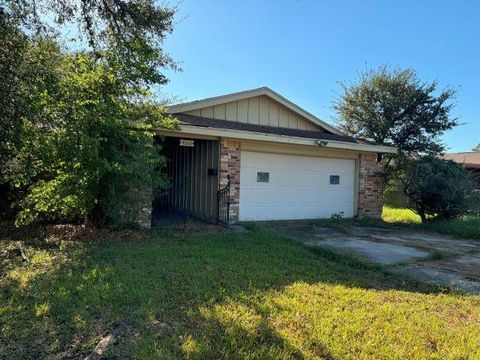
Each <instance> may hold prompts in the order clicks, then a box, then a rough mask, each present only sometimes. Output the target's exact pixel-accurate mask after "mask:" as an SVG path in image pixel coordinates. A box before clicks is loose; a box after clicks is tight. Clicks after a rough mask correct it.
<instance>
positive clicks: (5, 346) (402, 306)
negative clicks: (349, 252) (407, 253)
mask: <svg viewBox="0 0 480 360" xmlns="http://www.w3.org/2000/svg"><path fill="white" fill-rule="evenodd" d="M250 229H251V230H250V232H247V233H242V234H233V233H222V232H220V233H218V232H211V231H197V230H195V229H193V230H192V231H190V232H187V233H186V234H177V233H175V232H169V231H165V232H164V233H152V235H151V238H143V237H138V238H134V239H131V240H129V239H122V240H118V239H113V240H106V239H103V240H102V239H97V240H96V241H89V242H78V241H60V242H58V243H56V244H55V245H52V244H50V246H47V247H44V246H43V245H41V244H39V243H27V244H26V245H25V251H26V254H27V256H28V258H29V259H30V262H29V263H25V262H22V261H21V259H20V258H19V257H18V256H13V255H12V256H9V257H8V259H7V260H5V262H4V264H5V266H4V268H3V272H2V274H1V275H0V276H1V277H0V326H1V332H0V358H19V359H28V358H66V357H74V358H82V357H84V356H86V355H88V354H89V353H90V352H91V351H92V349H93V348H94V347H95V346H96V344H97V343H98V341H99V340H100V339H101V338H102V337H105V335H107V334H109V333H110V332H112V329H117V328H119V327H120V326H121V327H122V328H125V330H124V332H123V333H122V334H121V335H119V338H118V339H117V341H116V342H115V343H114V344H113V345H111V346H110V347H109V348H108V350H107V353H106V354H104V356H106V357H118V358H141V359H148V358H162V359H163V358H172V359H173V358H191V359H206V358H208V359H220V358H230V359H233V358H242V359H244V358H248V359H280V358H281V359H285V358H306V359H312V358H331V359H333V358H341V359H371V358H399V359H405V358H410V359H416V358H438V359H440V358H478V357H480V347H479V343H480V327H479V326H478V324H479V323H480V298H479V297H476V296H473V295H471V296H470V295H462V294H458V293H441V292H439V290H438V289H436V288H434V287H431V286H429V285H426V284H422V283H419V282H414V281H410V280H408V278H403V277H399V276H396V275H393V274H391V273H389V272H387V271H383V270H382V271H379V270H381V269H379V268H378V267H377V266H375V265H369V264H365V263H363V262H359V261H358V260H353V259H349V258H345V257H343V256H339V255H338V254H334V253H332V252H329V251H326V250H316V251H310V250H308V249H306V248H304V247H302V246H301V245H299V244H296V243H294V242H291V241H288V240H286V239H283V238H281V237H278V236H277V235H274V234H271V233H268V232H265V231H264V230H262V229H261V228H260V227H256V226H251V227H250ZM11 246H12V243H11V241H10V240H2V241H0V249H1V250H2V251H3V250H5V249H8V248H9V247H11ZM7 252H8V251H7V250H5V251H4V252H2V254H3V255H5V254H7ZM8 253H9V254H12V252H8Z"/></svg>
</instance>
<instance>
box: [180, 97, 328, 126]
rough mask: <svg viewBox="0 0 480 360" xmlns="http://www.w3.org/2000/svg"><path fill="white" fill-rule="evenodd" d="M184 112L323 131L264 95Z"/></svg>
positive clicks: (212, 117)
mask: <svg viewBox="0 0 480 360" xmlns="http://www.w3.org/2000/svg"><path fill="white" fill-rule="evenodd" d="M184 114H188V115H195V116H201V117H206V118H211V119H218V120H229V121H237V122H244V123H249V124H257V125H268V126H273V127H283V128H291V129H300V130H316V131H320V132H323V131H324V130H323V129H322V128H321V127H320V126H318V125H316V124H314V123H313V122H311V121H310V120H308V119H305V118H304V117H302V116H300V115H299V114H297V113H296V112H294V111H292V110H290V109H288V108H287V107H286V106H283V105H282V104H280V103H278V102H277V101H274V100H272V99H270V98H268V97H267V96H265V95H260V96H254V97H251V98H248V99H242V100H238V101H230V102H227V103H223V104H218V105H213V106H207V107H204V108H201V109H195V110H190V111H185V112H184Z"/></svg>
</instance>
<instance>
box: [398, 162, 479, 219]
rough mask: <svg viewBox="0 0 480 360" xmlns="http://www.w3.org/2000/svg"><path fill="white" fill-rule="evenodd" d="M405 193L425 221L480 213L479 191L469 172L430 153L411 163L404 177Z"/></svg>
mask: <svg viewBox="0 0 480 360" xmlns="http://www.w3.org/2000/svg"><path fill="white" fill-rule="evenodd" d="M402 185H403V190H404V192H405V194H406V195H407V196H408V198H409V199H410V202H411V204H412V205H414V206H415V210H416V212H417V213H418V214H419V215H420V217H421V219H422V222H425V221H426V220H427V217H428V218H440V219H450V218H453V217H457V216H460V215H465V214H468V213H475V212H477V210H476V209H477V206H478V205H477V204H476V203H477V201H476V200H475V199H476V198H478V195H477V193H475V192H474V190H473V186H472V181H471V178H470V175H469V173H468V172H467V171H465V169H464V168H462V167H461V166H460V165H459V164H457V163H455V162H453V161H451V160H443V159H439V158H436V157H431V156H427V157H424V158H421V159H418V160H414V161H412V162H410V164H409V165H407V166H406V169H405V171H404V174H403V177H402Z"/></svg>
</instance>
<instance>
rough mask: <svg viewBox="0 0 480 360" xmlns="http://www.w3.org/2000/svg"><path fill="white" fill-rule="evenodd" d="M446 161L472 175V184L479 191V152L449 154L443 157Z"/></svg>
mask: <svg viewBox="0 0 480 360" xmlns="http://www.w3.org/2000/svg"><path fill="white" fill-rule="evenodd" d="M443 158H444V159H446V160H452V161H455V162H456V163H458V164H460V165H462V166H463V167H464V168H465V169H466V170H467V171H468V172H470V173H471V174H472V178H473V183H474V185H475V187H476V188H477V189H480V152H478V151H472V152H458V153H449V154H445V155H444V156H443Z"/></svg>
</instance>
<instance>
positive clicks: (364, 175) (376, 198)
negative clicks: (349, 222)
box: [357, 153, 383, 217]
mask: <svg viewBox="0 0 480 360" xmlns="http://www.w3.org/2000/svg"><path fill="white" fill-rule="evenodd" d="M359 162H360V164H359V165H360V166H359V183H358V212H357V214H358V216H371V217H380V216H382V207H383V165H382V163H381V162H377V154H374V153H373V154H372V153H362V154H360V159H359Z"/></svg>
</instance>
